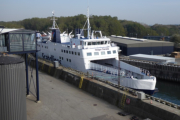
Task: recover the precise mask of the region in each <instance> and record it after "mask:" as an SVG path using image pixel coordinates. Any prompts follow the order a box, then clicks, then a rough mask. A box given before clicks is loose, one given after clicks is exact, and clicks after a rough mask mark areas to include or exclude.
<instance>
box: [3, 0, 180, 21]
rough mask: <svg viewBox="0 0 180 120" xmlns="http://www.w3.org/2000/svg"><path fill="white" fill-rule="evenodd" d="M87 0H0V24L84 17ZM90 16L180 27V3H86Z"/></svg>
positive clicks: (103, 0)
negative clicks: (28, 20)
mask: <svg viewBox="0 0 180 120" xmlns="http://www.w3.org/2000/svg"><path fill="white" fill-rule="evenodd" d="M87 6H88V0H0V21H18V20H23V19H26V18H32V17H40V18H46V17H49V16H51V15H52V13H51V12H52V11H53V10H54V11H55V16H57V17H60V16H74V15H78V14H86V12H87ZM89 7H90V14H92V15H111V16H117V17H118V19H120V20H132V21H136V22H140V23H145V24H148V25H153V24H156V23H157V24H180V0H89Z"/></svg>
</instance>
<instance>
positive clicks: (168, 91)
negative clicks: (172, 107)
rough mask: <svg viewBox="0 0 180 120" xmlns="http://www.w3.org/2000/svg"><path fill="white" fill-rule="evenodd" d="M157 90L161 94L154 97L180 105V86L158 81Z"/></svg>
mask: <svg viewBox="0 0 180 120" xmlns="http://www.w3.org/2000/svg"><path fill="white" fill-rule="evenodd" d="M156 88H158V89H159V92H158V93H156V94H154V95H153V96H154V97H157V98H161V99H163V100H166V101H169V102H172V103H175V104H178V105H180V84H179V83H172V82H166V81H162V80H161V81H160V80H158V79H157V83H156Z"/></svg>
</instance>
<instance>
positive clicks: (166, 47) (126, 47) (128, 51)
mask: <svg viewBox="0 0 180 120" xmlns="http://www.w3.org/2000/svg"><path fill="white" fill-rule="evenodd" d="M109 38H110V39H111V41H112V42H114V43H116V44H117V46H119V47H120V49H121V50H122V51H121V54H123V55H126V56H129V55H133V54H148V55H162V54H167V53H172V52H173V51H174V43H173V42H167V41H156V40H148V39H140V38H131V37H122V36H115V35H111V36H110V37H109Z"/></svg>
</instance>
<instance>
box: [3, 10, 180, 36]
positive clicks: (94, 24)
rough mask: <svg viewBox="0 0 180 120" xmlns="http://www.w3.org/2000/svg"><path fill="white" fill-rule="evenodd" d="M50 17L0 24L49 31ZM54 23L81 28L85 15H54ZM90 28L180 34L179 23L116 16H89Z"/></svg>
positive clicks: (122, 33)
mask: <svg viewBox="0 0 180 120" xmlns="http://www.w3.org/2000/svg"><path fill="white" fill-rule="evenodd" d="M50 19H51V17H47V18H29V19H24V20H21V21H11V22H3V21H0V26H5V27H6V28H24V29H31V30H38V31H44V32H47V31H49V28H50V27H51V26H52V21H51V20H50ZM56 19H57V20H56V23H57V25H58V27H59V28H60V30H61V32H63V31H68V32H70V31H72V30H73V31H74V29H75V28H83V26H84V23H85V21H86V16H85V15H83V14H80V15H76V16H69V17H56ZM90 24H91V29H92V30H101V31H102V34H103V35H106V36H110V35H117V36H129V37H138V38H143V37H144V36H173V35H174V34H180V25H160V24H155V25H152V26H148V25H146V24H142V23H138V22H133V21H128V20H118V18H117V17H111V16H96V15H93V16H91V18H90Z"/></svg>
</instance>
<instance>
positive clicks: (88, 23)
mask: <svg viewBox="0 0 180 120" xmlns="http://www.w3.org/2000/svg"><path fill="white" fill-rule="evenodd" d="M89 36H90V22H89V6H88V9H87V38H88V39H89V38H90V37H89Z"/></svg>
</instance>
